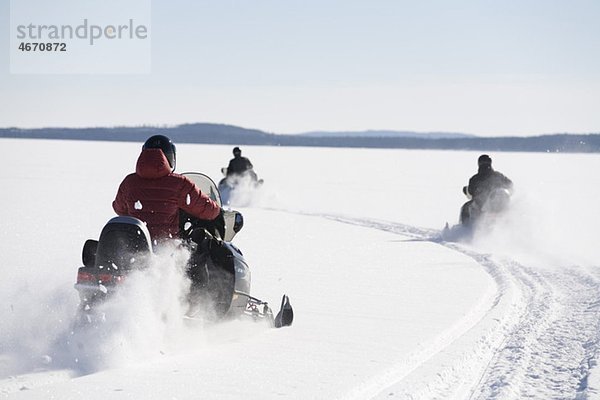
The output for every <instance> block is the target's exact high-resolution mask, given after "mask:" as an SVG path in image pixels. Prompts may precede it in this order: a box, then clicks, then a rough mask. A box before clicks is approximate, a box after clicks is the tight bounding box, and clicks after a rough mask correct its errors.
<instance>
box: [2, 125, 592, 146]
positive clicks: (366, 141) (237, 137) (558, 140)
mask: <svg viewBox="0 0 600 400" xmlns="http://www.w3.org/2000/svg"><path fill="white" fill-rule="evenodd" d="M159 133H160V134H164V135H167V136H169V137H170V138H171V139H173V141H174V142H175V143H206V144H230V145H264V146H318V147H364V148H398V149H437V150H478V151H528V152H561V153H596V152H600V134H586V135H581V134H553V135H542V136H528V137H477V136H475V137H451V138H431V137H419V134H418V133H415V134H414V137H406V136H402V137H393V136H388V137H378V136H352V135H350V134H349V136H347V137H343V136H335V137H327V136H324V137H317V136H311V135H279V134H274V133H267V132H263V131H260V130H256V129H245V128H240V127H237V126H232V125H221V124H206V123H198V124H186V125H178V126H174V127H114V128H39V129H19V128H5V129H0V138H2V137H4V138H23V139H25V138H29V139H62V140H108V141H128V142H143V141H145V140H146V138H148V136H150V135H153V134H159Z"/></svg>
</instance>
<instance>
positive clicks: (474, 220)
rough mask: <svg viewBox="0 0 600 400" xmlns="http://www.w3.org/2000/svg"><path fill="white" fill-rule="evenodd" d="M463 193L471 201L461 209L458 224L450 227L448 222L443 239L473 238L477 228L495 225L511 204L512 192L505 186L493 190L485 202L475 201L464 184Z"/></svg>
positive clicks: (443, 231) (443, 232)
mask: <svg viewBox="0 0 600 400" xmlns="http://www.w3.org/2000/svg"><path fill="white" fill-rule="evenodd" d="M463 193H464V194H465V196H466V197H467V198H468V199H469V201H467V202H466V203H464V204H463V205H462V207H461V209H460V216H459V224H458V225H454V226H452V227H450V226H449V225H448V223H446V226H445V227H444V229H443V230H442V239H443V240H445V241H459V240H465V239H466V240H469V239H472V238H473V235H474V233H475V231H476V230H480V229H485V228H486V227H490V226H493V225H494V224H495V222H496V220H497V219H498V218H499V217H500V216H501V215H502V214H504V213H505V212H506V210H507V209H508V207H509V205H510V198H511V192H510V190H508V189H506V188H503V187H498V188H495V189H493V190H491V191H490V193H489V194H488V195H487V196H486V198H485V199H484V200H483V202H481V201H479V202H478V201H475V200H474V199H473V198H472V196H471V194H470V193H469V190H468V187H467V186H463Z"/></svg>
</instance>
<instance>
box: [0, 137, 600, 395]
mask: <svg viewBox="0 0 600 400" xmlns="http://www.w3.org/2000/svg"><path fill="white" fill-rule="evenodd" d="M1 142H2V145H3V150H4V154H5V155H6V157H8V160H6V158H5V167H4V168H3V169H2V171H1V172H0V185H1V187H2V196H1V197H0V221H2V222H1V225H0V226H1V229H0V246H1V247H0V249H1V254H2V264H1V266H0V273H1V276H2V279H1V280H0V296H1V297H0V321H1V322H0V398H11V399H12V398H15V399H17V398H26V399H47V398H57V399H80V398H87V399H92V400H93V399H106V398H114V399H120V398H123V399H125V398H127V399H129V398H148V399H165V398H173V399H197V398H207V399H238V398H245V399H274V398H293V399H311V398H312V399H367V398H376V399H384V398H385V399H390V398H411V399H418V398H423V399H431V398H457V399H468V398H471V399H517V398H524V397H530V398H538V399H568V398H579V399H585V398H591V399H593V398H600V393H599V392H598V390H599V389H600V377H599V376H597V375H600V374H598V373H596V370H595V369H594V367H595V366H596V363H597V359H598V357H599V355H598V354H597V353H598V350H599V349H600V343H599V340H600V270H599V268H598V267H599V265H600V262H599V261H598V260H599V259H600V258H599V255H600V254H599V253H600V250H599V248H598V246H597V235H596V232H597V227H598V226H600V207H598V203H597V199H598V198H599V196H600V175H599V174H598V171H599V170H600V158H598V156H597V155H562V154H531V153H491V155H492V158H493V159H494V164H495V166H496V168H497V169H498V170H500V171H502V172H503V173H505V174H506V175H508V176H509V177H511V178H512V179H513V181H514V182H515V184H516V188H517V194H516V195H515V198H514V202H513V209H512V211H511V213H510V214H509V215H508V216H507V218H506V219H505V220H503V221H501V222H500V223H499V226H497V228H496V229H495V230H494V231H492V232H490V233H489V234H488V235H487V236H486V237H484V238H481V239H480V240H478V241H476V242H474V243H472V244H468V245H467V244H456V243H446V242H441V241H440V240H439V239H438V234H439V229H440V228H441V227H443V225H444V223H445V222H446V221H448V222H450V223H451V224H452V223H456V220H457V215H458V209H459V207H460V205H461V204H462V202H463V201H464V198H463V195H462V193H461V187H462V185H464V184H466V180H467V179H468V177H470V176H471V175H472V174H473V173H474V172H475V169H476V168H475V167H476V165H475V164H476V159H477V156H478V155H479V154H478V153H473V152H444V151H405V150H362V149H318V148H275V147H252V146H246V147H243V151H244V153H245V155H247V156H248V157H250V158H251V160H252V162H253V163H254V165H255V167H256V170H257V172H258V173H259V175H260V176H261V177H263V178H264V179H265V182H266V183H265V186H264V191H263V193H262V195H261V196H260V198H256V199H254V202H253V204H252V205H251V206H249V207H244V208H241V209H240V210H241V211H242V212H243V213H244V216H245V219H246V224H245V227H244V229H243V230H242V232H241V233H240V234H239V235H238V237H236V239H235V240H234V242H235V243H236V244H237V245H238V246H239V247H240V248H241V249H242V250H243V252H244V254H245V256H246V258H247V260H248V261H249V263H250V266H251V268H252V273H253V288H252V291H253V294H254V295H256V296H258V297H261V298H264V299H266V300H269V301H271V303H273V305H275V304H277V302H278V300H279V299H280V296H281V294H282V293H284V292H285V293H287V294H289V295H290V297H291V300H292V304H293V306H294V309H295V313H296V319H295V321H294V325H293V326H292V327H290V328H286V329H280V330H268V329H266V328H265V327H264V326H261V325H256V324H251V323H248V322H231V323H227V324H223V325H218V326H205V327H202V326H189V325H186V324H184V322H183V321H182V320H181V319H180V318H179V315H180V313H181V306H180V304H179V303H178V301H177V298H178V294H180V293H181V290H182V287H183V285H184V282H183V281H182V278H181V277H180V276H178V275H177V273H176V272H175V271H176V269H175V268H172V267H173V266H172V265H171V264H172V261H171V260H165V264H164V266H163V268H158V269H156V270H154V271H151V273H150V274H148V276H143V277H139V280H138V281H137V282H136V285H135V286H134V287H133V288H132V291H131V293H130V296H129V297H126V298H124V299H122V300H121V301H123V302H126V303H127V304H128V311H127V313H124V315H123V317H122V318H121V319H118V320H117V321H115V323H114V324H111V326H109V327H107V328H106V330H105V331H104V332H102V335H98V336H97V337H90V338H87V339H88V341H87V343H86V346H85V347H84V348H78V347H77V346H72V345H70V343H71V342H72V339H73V335H72V334H71V322H72V318H73V315H74V311H75V308H76V306H77V296H76V292H75V290H74V289H73V286H72V285H73V282H74V279H75V274H76V268H77V267H78V266H79V265H80V263H81V261H80V252H81V246H82V244H83V242H84V241H85V239H87V238H90V237H97V235H98V234H99V232H100V230H101V228H102V226H103V225H104V223H105V222H106V221H107V220H108V219H109V218H110V217H112V216H113V212H112V209H111V207H110V204H111V201H112V200H113V198H114V195H115V193H116V189H117V187H118V184H119V183H120V181H121V179H122V178H123V176H124V175H125V174H126V173H129V172H130V171H132V169H133V168H134V165H135V160H136V158H137V155H138V153H139V149H140V146H141V145H140V144H131V143H94V142H60V141H41V140H40V141H37V140H11V139H3V140H2V141H1ZM230 150H231V149H230V147H229V146H204V145H185V144H182V145H178V171H180V172H183V171H201V172H206V173H207V174H209V175H211V176H212V177H213V178H214V179H219V170H220V167H222V166H225V163H226V162H227V160H228V159H229V157H230Z"/></svg>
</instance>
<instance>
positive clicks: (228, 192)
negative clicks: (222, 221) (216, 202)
mask: <svg viewBox="0 0 600 400" xmlns="http://www.w3.org/2000/svg"><path fill="white" fill-rule="evenodd" d="M221 172H222V173H223V175H224V176H225V177H224V178H223V179H221V181H219V192H220V193H221V198H222V201H223V204H225V205H227V206H234V207H235V206H237V207H246V206H249V205H251V204H252V203H253V202H254V200H255V199H256V198H257V196H259V195H260V189H261V187H262V185H263V183H264V181H263V180H262V179H258V176H257V175H256V172H254V170H248V171H245V172H244V173H241V174H229V175H228V174H227V168H221Z"/></svg>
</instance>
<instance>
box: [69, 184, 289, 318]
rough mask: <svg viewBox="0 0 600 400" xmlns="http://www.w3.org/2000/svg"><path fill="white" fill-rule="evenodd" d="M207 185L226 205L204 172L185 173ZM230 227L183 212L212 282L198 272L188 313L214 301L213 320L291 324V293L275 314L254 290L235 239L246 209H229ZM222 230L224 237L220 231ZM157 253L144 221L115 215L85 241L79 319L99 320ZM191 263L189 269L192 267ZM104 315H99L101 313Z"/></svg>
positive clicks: (186, 233)
mask: <svg viewBox="0 0 600 400" xmlns="http://www.w3.org/2000/svg"><path fill="white" fill-rule="evenodd" d="M183 175H185V176H187V177H188V178H189V179H191V180H192V181H193V182H194V183H195V184H196V185H197V186H198V187H199V188H200V189H201V191H202V193H205V194H207V195H208V196H209V197H211V198H212V200H214V201H215V202H217V203H218V204H219V205H221V198H220V194H219V191H218V189H217V187H216V185H215V184H214V182H213V181H212V180H211V179H210V178H209V177H208V176H206V175H204V174H200V173H185V174H183ZM224 219H225V229H224V232H223V231H221V232H219V229H216V227H215V226H214V223H212V222H211V221H204V220H199V219H197V218H195V217H193V216H191V215H189V214H186V213H183V212H182V213H181V215H180V230H181V238H182V239H183V243H185V245H187V246H190V248H191V250H192V251H191V253H192V257H191V258H193V259H194V260H195V265H196V266H199V267H201V268H205V269H206V271H207V272H208V281H207V282H195V281H194V279H193V277H192V276H190V278H191V280H192V284H191V288H190V293H189V296H188V299H187V300H188V302H189V305H190V308H189V311H188V312H187V313H186V315H185V316H183V317H184V318H187V319H190V318H191V319H193V318H196V317H197V316H198V314H195V312H197V311H198V310H199V309H200V308H201V307H202V306H203V305H206V304H202V303H210V305H211V310H212V313H213V314H212V318H213V320H216V321H218V320H224V319H235V318H245V317H249V318H251V319H253V320H263V321H267V322H268V323H269V324H270V325H271V326H272V327H276V328H280V327H284V326H289V325H291V324H292V321H293V317H294V314H293V309H292V306H291V304H290V301H289V298H288V296H287V295H283V297H282V300H281V306H280V310H279V312H278V313H277V315H276V316H274V315H273V312H272V310H271V308H270V306H269V305H268V303H267V302H266V301H262V300H260V299H258V298H256V297H253V296H252V295H251V294H250V286H251V274H250V269H249V267H248V264H247V263H246V260H245V259H244V257H243V255H242V252H241V251H240V250H239V249H238V248H237V247H236V246H234V245H233V244H232V243H231V240H233V238H234V236H235V235H236V234H237V233H238V232H239V231H240V230H241V229H242V226H243V223H244V220H243V216H242V214H241V213H239V212H237V211H233V210H225V211H224ZM221 236H222V237H221ZM153 257H154V258H155V257H156V255H155V252H154V249H153V243H152V240H151V238H150V234H149V232H148V229H147V228H146V226H145V224H144V223H143V222H142V221H140V220H139V219H137V218H133V217H125V216H119V217H114V218H112V219H111V220H109V221H108V223H107V224H106V225H105V226H104V228H103V229H102V232H101V233H100V237H99V239H98V240H93V239H89V240H87V241H86V242H85V244H84V247H83V254H82V259H83V266H82V267H80V268H79V270H78V273H77V283H76V284H75V288H76V289H77V291H78V292H79V298H80V305H79V309H78V321H80V323H84V324H85V323H97V322H98V321H97V320H98V318H99V316H98V315H97V314H96V309H97V308H98V306H99V305H100V304H102V303H103V302H105V301H106V300H107V299H109V298H110V297H111V296H112V295H114V293H115V292H117V291H118V290H120V288H121V287H122V283H123V282H125V281H126V280H127V277H128V275H129V274H130V273H131V272H132V271H138V270H143V269H145V268H147V267H148V266H149V264H150V262H151V261H152V258H153ZM190 270H191V268H190V269H188V274H189V271H190ZM102 318H104V316H100V319H102Z"/></svg>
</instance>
